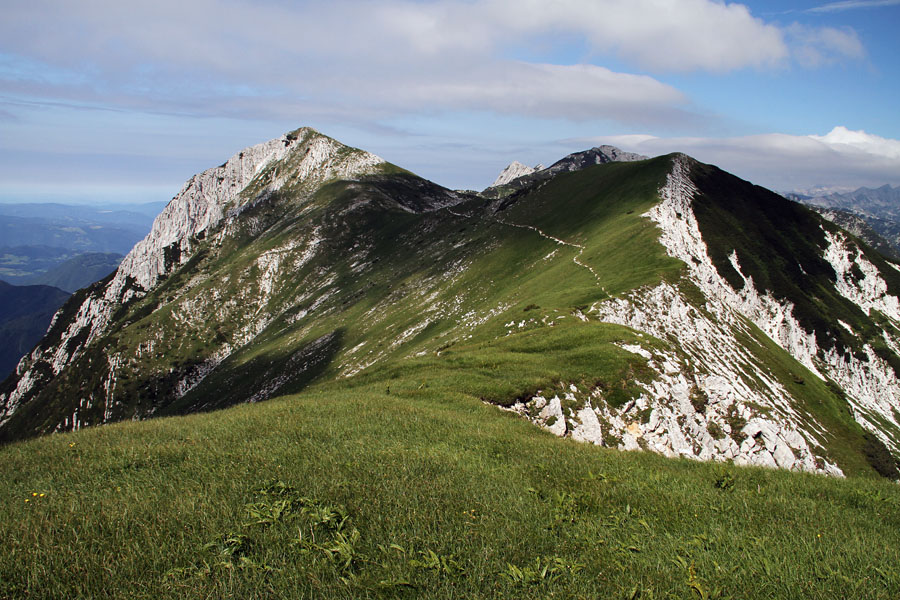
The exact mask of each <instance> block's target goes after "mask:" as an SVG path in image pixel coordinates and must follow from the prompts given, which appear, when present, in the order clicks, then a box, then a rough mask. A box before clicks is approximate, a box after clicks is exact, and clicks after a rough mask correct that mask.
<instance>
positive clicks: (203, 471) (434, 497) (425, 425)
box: [0, 369, 900, 598]
mask: <svg viewBox="0 0 900 600" xmlns="http://www.w3.org/2000/svg"><path fill="white" fill-rule="evenodd" d="M410 373H411V376H410V377H408V378H400V379H395V380H393V383H391V385H390V393H386V390H385V381H371V382H369V384H368V385H357V386H355V387H353V388H349V387H348V388H345V389H331V390H325V389H315V390H311V391H309V392H307V393H305V394H303V395H302V396H290V397H285V398H281V399H278V400H274V401H270V402H268V403H265V404H261V405H250V406H240V407H236V408H232V409H228V410H225V411H220V412H216V413H210V414H203V415H194V416H190V417H180V418H172V419H160V420H154V421H148V422H141V423H125V424H118V425H111V426H105V427H102V428H92V429H88V430H83V431H81V432H78V433H75V434H66V435H55V436H51V437H48V438H43V439H37V440H32V441H28V442H24V443H18V444H15V445H11V446H6V447H4V448H0V468H2V473H3V477H4V484H5V485H4V486H3V488H2V490H0V507H2V508H0V538H2V539H3V540H5V542H4V544H3V546H2V550H0V597H4V598H5V597H10V598H13V597H26V596H27V597H33V598H58V597H71V598H75V597H83V598H88V597H99V596H105V597H109V598H207V597H226V596H234V597H246V598H266V597H271V598H285V597H294V598H321V597H333V598H360V597H409V598H413V597H416V598H419V597H425V598H459V597H487V598H490V597H516V598H545V597H559V598H627V597H643V598H666V597H672V598H692V597H693V598H697V597H710V598H715V597H721V598H726V597H730V598H773V597H781V598H789V597H821V598H825V597H844V598H893V597H896V595H897V593H898V591H900V569H898V567H897V564H898V559H900V492H898V490H897V488H896V486H895V485H891V484H888V483H886V482H880V481H867V480H854V481H844V480H834V479H828V478H825V477H821V476H812V475H803V474H792V473H785V472H777V471H769V470H764V469H751V468H735V467H731V466H727V465H712V464H701V463H694V462H690V461H686V460H667V459H664V458H661V457H659V456H656V455H652V454H648V453H620V452H616V451H609V450H606V449H602V448H596V447H591V446H587V445H583V444H578V443H574V442H570V441H568V440H559V439H557V438H554V437H553V436H551V435H549V434H546V433H544V432H541V431H539V430H536V429H535V428H534V427H533V426H531V425H529V424H528V423H525V422H523V421H521V420H519V419H517V418H515V417H512V416H508V415H505V414H502V413H499V412H498V411H497V409H496V408H493V407H490V406H487V405H484V404H483V403H481V402H479V401H478V400H476V399H474V398H472V397H471V396H469V395H466V394H449V395H448V394H447V393H446V392H445V390H443V389H441V386H439V385H434V386H428V385H425V386H423V385H422V383H428V380H427V378H425V377H424V374H425V373H427V371H422V370H417V369H412V370H411V371H410ZM420 380H422V381H420ZM34 494H37V496H35V495H34ZM41 494H43V496H41ZM635 594H638V595H639V596H638V595H635Z"/></svg>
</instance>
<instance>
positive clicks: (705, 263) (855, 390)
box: [0, 128, 900, 478]
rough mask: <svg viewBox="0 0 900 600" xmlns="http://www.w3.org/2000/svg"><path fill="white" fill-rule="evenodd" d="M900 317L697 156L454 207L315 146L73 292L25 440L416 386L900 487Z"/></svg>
mask: <svg viewBox="0 0 900 600" xmlns="http://www.w3.org/2000/svg"><path fill="white" fill-rule="evenodd" d="M898 298H900V269H898V266H897V264H896V263H894V262H892V261H891V260H889V259H888V258H885V257H884V256H883V255H881V254H879V253H878V252H876V251H874V250H872V249H871V248H870V247H869V246H867V245H866V244H865V243H864V242H863V241H861V240H860V239H859V238H857V237H856V236H854V235H853V234H850V233H848V232H846V231H844V230H843V229H841V228H840V227H839V226H838V225H835V224H834V223H832V222H830V221H828V220H826V219H824V218H822V217H821V216H819V215H818V214H816V213H814V212H813V211H811V210H809V209H807V208H804V207H803V206H801V205H799V204H797V203H795V202H792V201H790V200H788V199H785V198H783V197H781V196H779V195H777V194H775V193H772V192H770V191H768V190H765V189H763V188H760V187H757V186H754V185H752V184H750V183H748V182H746V181H743V180H741V179H739V178H737V177H734V176H732V175H730V174H728V173H725V172H723V171H721V170H719V169H717V168H716V167H713V166H710V165H705V164H702V163H699V162H697V161H695V160H694V159H692V158H690V157H688V156H685V155H682V154H673V155H668V156H662V157H657V158H646V157H642V156H638V155H634V154H630V153H627V152H622V151H621V150H618V149H616V148H612V147H608V146H604V147H600V148H594V149H591V150H587V151H585V152H580V153H576V154H573V155H570V156H568V157H565V158H563V159H561V160H560V161H558V162H557V163H555V164H554V165H551V166H550V167H549V168H546V169H544V168H540V169H531V168H529V167H525V166H524V165H521V164H519V163H513V164H512V165H510V166H509V167H507V169H506V170H504V172H503V173H502V174H501V175H500V177H498V179H497V181H496V182H495V184H494V186H492V187H491V188H488V190H485V192H482V193H472V192H457V191H451V190H448V189H445V188H443V187H441V186H439V185H437V184H434V183H432V182H429V181H427V180H424V179H422V178H420V177H418V176H416V175H414V174H413V173H410V172H409V171H406V170H404V169H402V168H400V167H397V166H395V165H392V164H390V163H387V162H385V161H384V160H382V159H380V158H378V157H377V156H374V155H372V154H370V153H367V152H365V151H362V150H358V149H354V148H349V147H347V146H344V145H343V144H340V143H339V142H337V141H335V140H333V139H331V138H328V137H327V136H324V135H322V134H320V133H318V132H316V131H314V130H311V129H308V128H304V129H298V130H296V131H293V132H291V133H288V134H286V135H284V136H282V137H281V138H278V139H276V140H272V141H269V142H266V143H263V144H259V145H257V146H253V147H251V148H247V149H245V150H243V151H241V152H239V153H238V154H236V155H234V156H232V157H231V158H230V159H228V160H227V161H226V162H225V163H224V164H222V165H221V166H219V167H215V168H212V169H209V170H207V171H204V172H203V173H200V174H198V175H196V176H194V177H193V178H191V179H190V180H189V181H188V182H187V183H186V184H185V185H184V187H183V188H182V190H181V191H180V192H179V193H178V194H177V195H176V196H175V197H174V198H173V199H172V201H171V202H170V203H169V205H168V206H167V207H166V208H165V209H164V210H163V211H162V213H161V214H160V215H159V216H158V217H157V219H156V221H155V223H154V225H153V229H152V231H151V232H150V234H149V235H148V236H147V237H146V238H145V239H144V240H142V241H141V242H139V243H138V244H137V245H136V246H135V247H134V249H133V250H132V251H131V252H130V253H129V254H128V256H126V257H125V259H124V260H123V261H122V263H121V265H120V266H119V268H118V270H117V271H116V272H115V273H113V274H112V275H111V276H110V277H108V278H106V279H105V280H104V281H101V282H99V283H97V284H95V285H94V286H92V287H90V288H88V289H86V290H81V291H79V292H77V293H76V294H75V295H74V296H72V298H71V299H70V300H69V301H68V302H67V303H66V304H65V305H64V306H63V307H62V308H61V309H60V311H59V312H58V313H57V314H56V316H55V317H54V319H53V322H52V324H51V326H50V329H49V331H48V332H47V335H46V336H45V337H44V339H43V340H42V341H41V342H40V343H39V344H38V345H37V346H36V347H35V348H34V349H33V350H32V351H31V352H30V353H29V354H28V355H26V356H25V357H24V358H22V360H21V361H20V362H19V364H18V366H17V368H16V371H15V373H14V374H13V375H11V376H10V377H9V378H7V379H6V380H5V381H4V382H3V384H2V386H0V439H3V440H6V441H9V440H15V439H21V438H25V437H30V436H34V435H39V434H45V433H50V432H54V431H68V430H75V429H79V428H83V427H85V426H89V425H90V426H93V425H100V424H103V423H109V422H112V421H120V420H131V419H146V418H149V417H154V416H162V415H175V414H187V413H192V412H197V411H204V410H211V409H217V408H223V407H226V406H230V405H234V404H238V403H248V402H259V401H263V400H267V399H269V398H273V397H275V396H280V395H285V394H290V393H301V392H303V391H304V390H307V389H311V388H315V389H318V390H322V389H329V387H334V386H348V385H351V386H352V385H354V384H355V383H356V382H365V383H366V384H367V385H369V384H372V383H373V382H376V383H379V384H380V385H382V387H383V388H384V389H386V390H388V391H389V390H390V389H391V385H392V383H391V382H392V381H397V379H398V377H401V375H402V376H404V377H406V378H407V379H408V378H409V377H414V378H416V381H419V382H420V383H419V384H420V385H421V386H434V387H436V388H440V389H444V388H446V390H447V393H448V394H451V393H452V394H461V395H463V396H465V397H468V398H470V399H471V401H473V402H487V403H491V404H494V405H496V406H497V407H498V408H497V411H496V415H497V416H498V418H499V416H500V415H501V409H502V410H503V411H511V412H514V413H517V414H519V415H521V417H522V418H525V419H528V420H530V421H532V422H534V423H535V424H537V425H539V426H541V427H543V428H545V429H547V430H549V431H551V432H553V433H554V434H556V435H559V436H565V437H571V438H573V439H576V440H581V441H583V442H586V443H590V444H598V445H604V446H612V447H617V448H621V449H626V450H645V451H651V452H656V453H660V454H663V455H666V456H682V457H690V458H696V459H702V460H718V461H724V460H729V461H733V462H735V463H738V464H754V465H764V466H769V467H780V468H784V469H794V470H803V471H812V472H822V473H828V474H832V475H855V474H875V473H877V474H880V475H884V476H887V477H894V478H896V477H897V475H898V472H897V466H896V465H897V463H896V457H897V456H898V455H900V378H898V373H900V302H898ZM411 374H412V375H411ZM441 386H444V387H441ZM395 389H396V384H395Z"/></svg>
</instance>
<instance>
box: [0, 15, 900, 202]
mask: <svg viewBox="0 0 900 600" xmlns="http://www.w3.org/2000/svg"><path fill="white" fill-rule="evenodd" d="M898 12H900V2H895V1H891V0H881V1H877V0H869V1H865V0H856V1H852V0H851V1H847V2H832V3H820V4H816V5H814V6H810V3H809V2H777V3H776V2H774V1H772V2H755V3H753V6H752V7H751V6H747V5H744V4H739V3H726V2H721V1H715V0H678V1H677V2H675V1H666V0H631V1H629V2H622V1H618V0H593V1H592V2H583V1H582V0H556V1H555V2H548V1H546V0H541V1H539V0H515V1H513V0H468V1H461V0H431V1H414V0H335V1H332V2H324V1H321V2H319V1H308V2H298V3H284V2H279V1H277V0H271V1H263V2H259V1H257V2H250V1H249V0H232V1H229V2H224V1H217V0H194V1H192V2H189V3H185V2H175V1H173V0H157V1H156V2H152V3H151V2H130V3H117V2H111V1H108V0H106V1H104V0H85V1H84V2H78V3H72V2H65V1H62V0H34V1H32V2H28V3H16V4H14V5H12V6H8V7H6V8H5V9H4V20H3V21H2V22H0V86H2V87H0V90H2V91H0V158H2V160H0V183H2V186H0V189H5V190H6V191H5V192H4V193H3V194H2V195H3V196H5V197H3V198H2V199H5V200H9V199H11V198H10V197H9V196H12V195H18V196H19V197H25V196H28V195H29V194H31V195H32V196H33V197H35V198H36V197H37V196H38V195H39V193H38V192H40V193H50V192H52V191H53V190H54V189H58V190H65V189H69V190H82V191H83V192H84V193H93V192H97V191H98V190H100V191H102V190H103V189H106V190H107V191H109V190H115V192H114V193H115V194H119V195H123V194H124V196H128V195H129V192H128V191H127V190H128V189H129V186H131V189H132V190H133V193H132V194H131V195H132V197H134V198H138V197H140V196H141V193H146V192H147V191H148V190H153V192H152V193H154V194H156V193H158V190H160V189H167V186H169V185H171V189H172V191H171V192H170V194H171V193H174V192H175V191H177V188H178V187H179V186H180V183H181V182H182V181H183V180H184V179H186V178H187V177H188V176H190V175H191V174H192V173H193V172H195V171H197V170H200V169H202V168H206V167H208V166H210V165H211V164H217V163H218V162H221V159H222V158H224V157H225V156H227V155H229V154H230V153H232V152H234V151H236V150H239V149H240V148H241V147H243V146H245V145H249V144H251V143H255V142H259V141H263V140H264V139H266V138H267V137H274V136H276V135H278V134H280V133H281V132H283V131H286V130H288V129H292V128H294V127H296V126H300V125H312V126H314V127H317V128H318V129H320V130H322V131H324V132H325V133H328V134H330V135H333V136H334V137H336V138H338V139H340V140H341V141H344V142H346V143H351V144H354V145H358V146H361V147H364V148H366V149H368V150H371V151H374V152H376V153H379V154H381V155H382V156H385V158H387V159H388V160H392V161H393V162H397V163H399V164H401V165H403V166H406V167H408V168H412V169H413V170H416V171H417V172H419V173H420V174H422V175H424V176H426V177H429V178H431V179H434V180H436V181H438V182H439V183H443V184H445V185H449V186H453V187H469V188H480V187H484V186H485V185H487V183H489V182H490V181H491V180H492V179H493V177H494V176H495V174H496V171H497V170H498V169H499V168H502V166H504V165H505V163H507V162H510V161H511V160H513V159H526V160H528V161H529V162H548V161H549V162H552V161H553V160H555V159H556V158H559V156H561V155H562V154H565V153H567V152H571V151H576V150H580V149H583V147H578V146H576V145H575V144H577V143H579V142H584V141H590V140H594V139H603V140H604V141H607V142H609V141H615V140H618V143H619V144H620V145H622V146H623V147H624V148H625V149H627V150H634V151H638V152H643V153H645V154H648V153H649V154H657V153H661V152H665V151H674V150H679V151H684V152H687V153H689V154H693V155H695V156H696V157H697V158H699V159H700V160H704V161H707V162H713V163H716V164H719V165H720V166H723V167H724V168H727V169H729V170H731V171H733V172H736V173H737V174H739V175H742V176H745V177H748V178H751V179H752V180H754V181H756V182H758V183H761V184H764V185H768V186H770V187H776V188H777V189H792V188H802V187H809V186H811V185H817V184H833V185H857V184H858V185H863V184H870V185H873V184H881V183H893V184H898V183H900V153H898V151H897V148H898V146H900V142H898V141H897V138H900V123H898V117H897V116H896V114H895V113H896V111H895V110H894V105H895V99H896V97H897V92H898V91H900V90H898V83H897V81H898V80H900V77H898V75H900V73H898V68H900V67H898V65H897V64H896V63H897V59H896V56H898V55H900V53H898V52H897V49H898V48H897V46H898V42H897V41H896V36H894V35H893V31H892V30H891V27H890V22H891V20H890V18H887V17H889V16H894V17H896V16H897V15H898ZM867 132H868V133H867ZM141 190H143V192H142V191H141ZM92 191H93V192H92Z"/></svg>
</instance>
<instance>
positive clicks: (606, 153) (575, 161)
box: [547, 145, 648, 173]
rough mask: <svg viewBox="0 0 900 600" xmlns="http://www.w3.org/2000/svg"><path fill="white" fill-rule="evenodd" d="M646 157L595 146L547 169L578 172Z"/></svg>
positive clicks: (565, 158) (613, 148) (575, 153)
mask: <svg viewBox="0 0 900 600" xmlns="http://www.w3.org/2000/svg"><path fill="white" fill-rule="evenodd" d="M647 158H648V157H647V156H644V155H642V154H635V153H634V152H625V151H624V150H621V149H619V148H616V147H615V146H608V145H603V146H595V147H593V148H590V149H589V150H583V151H581V152H574V153H572V154H569V155H568V156H566V157H564V158H561V159H560V160H558V161H556V162H555V163H553V164H552V165H550V167H549V168H548V169H547V170H548V171H550V172H551V173H559V172H561V171H579V170H581V169H584V168H586V167H590V166H592V165H602V164H606V163H610V162H633V161H636V160H647Z"/></svg>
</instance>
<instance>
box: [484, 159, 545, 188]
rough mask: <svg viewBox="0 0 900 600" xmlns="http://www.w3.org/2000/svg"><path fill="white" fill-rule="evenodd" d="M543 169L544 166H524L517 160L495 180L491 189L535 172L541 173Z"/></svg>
mask: <svg viewBox="0 0 900 600" xmlns="http://www.w3.org/2000/svg"><path fill="white" fill-rule="evenodd" d="M542 168H543V166H542V165H538V166H537V167H529V166H527V165H523V164H522V163H520V162H519V161H517V160H514V161H513V162H511V163H509V165H507V167H506V168H505V169H503V170H502V171H501V172H500V175H498V176H497V179H495V180H494V183H492V184H491V185H490V187H497V186H498V185H504V184H507V183H509V182H510V181H512V180H513V179H518V178H519V177H524V176H525V175H531V174H532V173H534V172H535V171H539V170H540V169H542Z"/></svg>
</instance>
